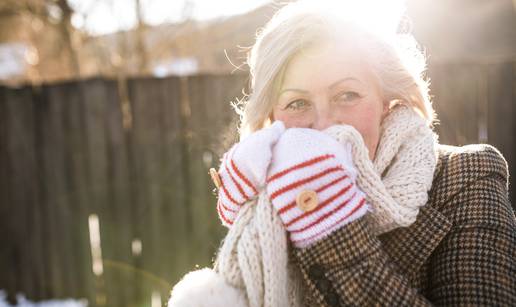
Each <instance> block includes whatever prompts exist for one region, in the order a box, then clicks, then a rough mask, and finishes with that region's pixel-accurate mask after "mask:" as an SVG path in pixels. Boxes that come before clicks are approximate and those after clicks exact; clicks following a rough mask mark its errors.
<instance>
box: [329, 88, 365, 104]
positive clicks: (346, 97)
mask: <svg viewBox="0 0 516 307" xmlns="http://www.w3.org/2000/svg"><path fill="white" fill-rule="evenodd" d="M360 97H361V96H360V95H359V94H358V93H357V92H353V91H346V92H342V93H339V94H338V95H337V96H336V97H335V100H336V101H341V102H346V103H349V102H353V101H355V100H357V99H358V98H360Z"/></svg>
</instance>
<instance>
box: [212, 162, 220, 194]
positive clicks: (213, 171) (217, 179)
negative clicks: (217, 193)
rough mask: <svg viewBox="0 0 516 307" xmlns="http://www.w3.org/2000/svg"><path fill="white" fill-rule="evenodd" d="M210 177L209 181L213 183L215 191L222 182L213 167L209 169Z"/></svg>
mask: <svg viewBox="0 0 516 307" xmlns="http://www.w3.org/2000/svg"><path fill="white" fill-rule="evenodd" d="M210 176H211V180H212V181H213V183H214V184H215V186H216V187H217V189H218V188H220V186H221V185H222V181H221V180H220V176H219V173H218V172H217V170H216V169H214V168H213V167H212V168H210Z"/></svg>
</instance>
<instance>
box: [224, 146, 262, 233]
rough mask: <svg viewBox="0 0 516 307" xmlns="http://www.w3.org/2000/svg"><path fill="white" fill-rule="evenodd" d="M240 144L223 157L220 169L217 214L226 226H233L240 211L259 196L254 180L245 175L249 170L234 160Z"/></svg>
mask: <svg viewBox="0 0 516 307" xmlns="http://www.w3.org/2000/svg"><path fill="white" fill-rule="evenodd" d="M237 146H238V144H236V145H235V146H233V147H232V148H231V149H230V150H229V151H228V152H227V153H225V154H224V156H223V157H222V162H221V165H220V169H219V177H220V181H221V186H220V188H219V193H218V202H217V212H218V213H219V217H220V219H221V221H222V223H223V224H224V225H226V226H230V225H232V224H233V222H234V220H235V218H236V215H237V213H238V210H239V209H240V207H241V206H242V205H243V204H244V203H245V202H246V201H248V200H249V199H251V198H253V197H254V196H255V195H257V194H258V192H257V190H256V187H255V185H254V184H253V183H252V182H251V180H252V179H250V178H248V177H247V176H246V175H244V174H249V173H250V172H249V170H247V169H245V168H242V167H241V166H239V165H238V164H237V163H236V162H235V160H234V159H233V154H234V152H235V149H236V147H237Z"/></svg>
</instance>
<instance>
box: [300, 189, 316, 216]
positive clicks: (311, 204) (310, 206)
mask: <svg viewBox="0 0 516 307" xmlns="http://www.w3.org/2000/svg"><path fill="white" fill-rule="evenodd" d="M296 204H297V206H298V207H299V209H301V210H303V211H305V212H308V211H312V210H314V209H315V208H316V207H317V205H318V201H317V193H315V191H312V190H305V191H303V192H301V193H299V194H298V195H297V197H296Z"/></svg>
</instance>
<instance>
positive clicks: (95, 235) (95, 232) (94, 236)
mask: <svg viewBox="0 0 516 307" xmlns="http://www.w3.org/2000/svg"><path fill="white" fill-rule="evenodd" d="M88 229H89V232H90V248H91V259H92V270H93V273H94V274H95V275H96V276H100V275H102V273H103V272H104V265H103V263H102V249H101V247H100V226H99V217H98V216H97V215H96V214H91V215H90V216H89V217H88Z"/></svg>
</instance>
